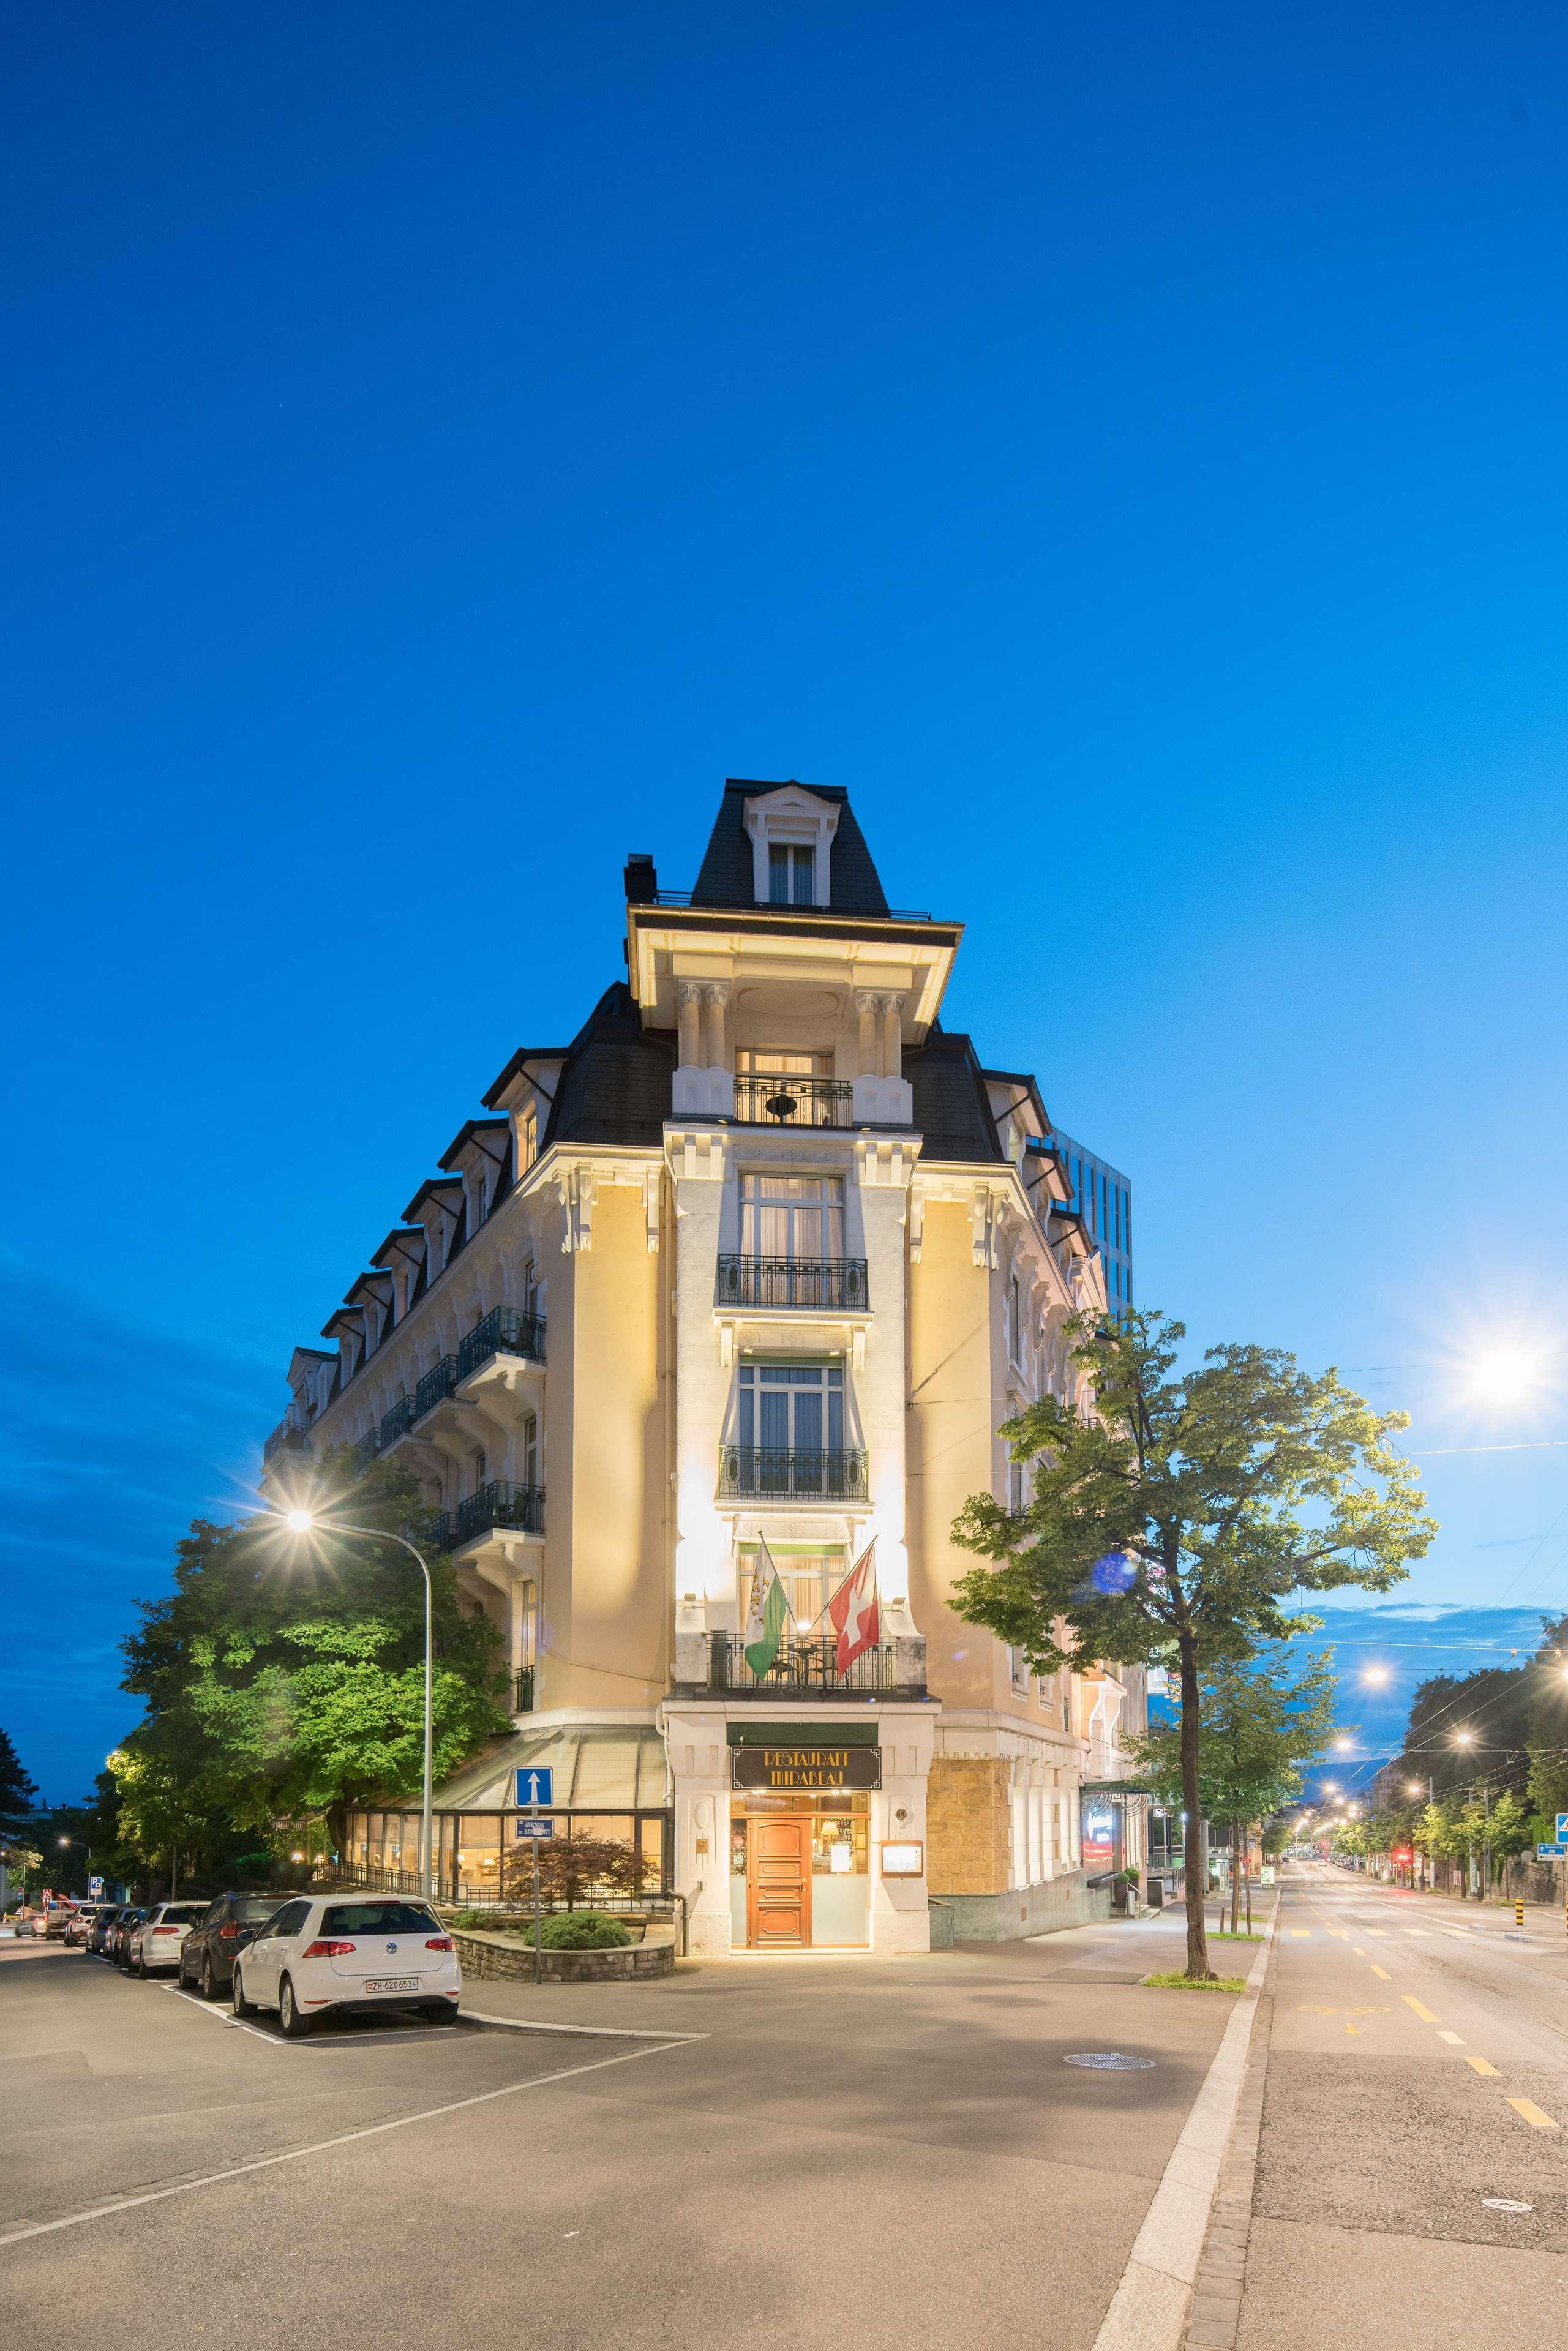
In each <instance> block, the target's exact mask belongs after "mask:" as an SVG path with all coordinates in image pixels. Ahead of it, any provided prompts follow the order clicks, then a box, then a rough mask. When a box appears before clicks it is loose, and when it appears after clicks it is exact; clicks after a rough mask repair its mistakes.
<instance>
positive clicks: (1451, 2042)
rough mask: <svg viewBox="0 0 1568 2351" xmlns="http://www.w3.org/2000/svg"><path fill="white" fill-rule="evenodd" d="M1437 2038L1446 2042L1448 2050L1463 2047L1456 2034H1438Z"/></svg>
mask: <svg viewBox="0 0 1568 2351" xmlns="http://www.w3.org/2000/svg"><path fill="white" fill-rule="evenodd" d="M1437 2038H1438V2040H1439V2041H1446V2042H1447V2043H1448V2046H1449V2048H1450V2049H1462V2048H1463V2047H1464V2045H1465V2044H1464V2043H1463V2042H1462V2041H1461V2040H1460V2039H1459V2036H1458V2033H1457V2032H1439V2033H1438V2035H1437Z"/></svg>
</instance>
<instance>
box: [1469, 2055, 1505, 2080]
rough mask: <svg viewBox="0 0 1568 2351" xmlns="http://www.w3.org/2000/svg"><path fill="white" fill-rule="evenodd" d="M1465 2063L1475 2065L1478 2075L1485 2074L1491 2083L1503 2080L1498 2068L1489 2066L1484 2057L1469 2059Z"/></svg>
mask: <svg viewBox="0 0 1568 2351" xmlns="http://www.w3.org/2000/svg"><path fill="white" fill-rule="evenodd" d="M1465 2063H1466V2064H1467V2065H1473V2066H1474V2067H1475V2069H1476V2072H1477V2073H1478V2074H1486V2075H1487V2077H1488V2078H1489V2080H1490V2081H1493V2082H1500V2081H1501V2079H1502V2075H1501V2074H1500V2073H1499V2072H1498V2069H1497V2067H1496V2066H1495V2065H1489V2064H1487V2061H1486V2059H1485V2058H1484V2057H1467V2058H1466V2060H1465Z"/></svg>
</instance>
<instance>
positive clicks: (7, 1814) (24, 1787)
mask: <svg viewBox="0 0 1568 2351" xmlns="http://www.w3.org/2000/svg"><path fill="white" fill-rule="evenodd" d="M37 1801H38V1792H37V1788H36V1787H35V1786H34V1784H33V1782H32V1781H31V1780H30V1779H29V1778H28V1776H27V1774H26V1771H24V1770H23V1769H22V1759H21V1757H20V1756H19V1755H18V1754H17V1752H16V1746H15V1743H14V1742H13V1740H12V1738H11V1734H10V1732H9V1731H8V1730H0V1839H4V1838H6V1837H19V1836H21V1835H22V1834H23V1832H24V1831H25V1830H26V1826H27V1823H28V1818H29V1816H30V1814H31V1813H32V1812H33V1809H34V1807H35V1805H36V1804H37Z"/></svg>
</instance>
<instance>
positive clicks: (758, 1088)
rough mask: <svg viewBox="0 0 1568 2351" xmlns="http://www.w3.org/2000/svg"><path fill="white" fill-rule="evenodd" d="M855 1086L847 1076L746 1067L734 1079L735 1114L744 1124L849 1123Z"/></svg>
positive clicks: (835, 1124)
mask: <svg viewBox="0 0 1568 2351" xmlns="http://www.w3.org/2000/svg"><path fill="white" fill-rule="evenodd" d="M853 1109H854V1088H853V1086H852V1085H851V1083H850V1081H849V1080H848V1079H847V1078H794V1077H781V1076H779V1075H777V1074H776V1073H774V1072H771V1071H767V1070H749V1071H747V1072H746V1073H745V1074H744V1075H743V1076H741V1077H738V1078H737V1080H736V1081H735V1115H736V1117H737V1119H739V1120H740V1122H741V1123H742V1124H743V1125H745V1126H849V1125H850V1124H851V1123H852V1118H853Z"/></svg>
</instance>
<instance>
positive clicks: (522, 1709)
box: [512, 1666, 534, 1714]
mask: <svg viewBox="0 0 1568 2351" xmlns="http://www.w3.org/2000/svg"><path fill="white" fill-rule="evenodd" d="M533 1710H534V1669H533V1667H532V1666H519V1667H517V1672H516V1673H515V1674H514V1675H513V1676H512V1712H513V1713H514V1714H532V1712H533Z"/></svg>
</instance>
